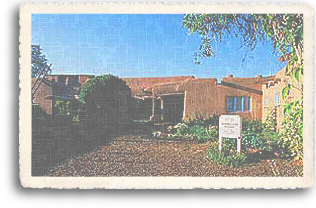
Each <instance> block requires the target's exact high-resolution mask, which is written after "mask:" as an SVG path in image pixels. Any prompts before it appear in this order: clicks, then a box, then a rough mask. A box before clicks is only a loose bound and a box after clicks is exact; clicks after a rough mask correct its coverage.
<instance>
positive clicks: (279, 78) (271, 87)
mask: <svg viewBox="0 0 316 208" xmlns="http://www.w3.org/2000/svg"><path fill="white" fill-rule="evenodd" d="M275 78H276V80H275V81H273V82H270V83H267V84H265V85H262V91H263V97H262V103H263V114H262V120H263V121H264V120H265V119H266V118H267V116H268V115H269V113H270V110H271V108H273V107H276V109H277V129H278V130H280V129H281V126H282V121H283V118H284V113H283V109H284V107H285V104H286V101H285V100H283V99H282V90H283V88H284V87H285V86H286V85H287V83H291V82H292V81H291V79H290V78H289V77H288V76H286V75H285V68H283V69H282V70H281V71H279V72H278V73H277V75H276V77H275ZM294 84H295V85H297V84H298V83H297V81H296V80H295V81H294ZM276 94H279V96H280V104H277V103H276ZM301 96H302V94H301V93H300V92H299V91H298V90H296V89H292V90H291V93H290V95H289V98H288V102H293V101H296V100H299V99H300V98H301Z"/></svg>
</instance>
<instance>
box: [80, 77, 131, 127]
mask: <svg viewBox="0 0 316 208" xmlns="http://www.w3.org/2000/svg"><path fill="white" fill-rule="evenodd" d="M79 100H80V101H82V102H83V103H84V104H85V106H86V108H87V113H88V115H89V119H90V121H89V122H90V123H91V127H93V128H98V131H99V132H103V131H107V132H110V131H116V130H117V129H118V128H119V129H123V128H125V127H127V126H128V124H129V123H130V121H131V112H132V96H131V89H130V88H129V87H128V85H127V84H126V82H125V81H124V80H122V79H120V78H118V77H116V76H113V75H103V76H96V77H94V78H92V79H90V80H88V81H87V82H86V83H85V84H84V85H83V87H82V88H81V90H80V94H79Z"/></svg>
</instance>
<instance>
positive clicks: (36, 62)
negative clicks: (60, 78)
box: [31, 45, 51, 77]
mask: <svg viewBox="0 0 316 208" xmlns="http://www.w3.org/2000/svg"><path fill="white" fill-rule="evenodd" d="M31 63H32V77H38V76H39V75H40V74H41V73H42V72H43V71H44V70H45V69H48V68H49V67H50V66H49V65H48V60H47V58H46V56H45V55H44V54H43V53H42V49H41V47H40V46H39V45H32V60H31ZM49 71H51V70H49Z"/></svg>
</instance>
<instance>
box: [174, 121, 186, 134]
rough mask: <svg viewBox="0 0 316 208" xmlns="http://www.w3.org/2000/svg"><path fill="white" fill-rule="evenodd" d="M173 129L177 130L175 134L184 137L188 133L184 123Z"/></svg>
mask: <svg viewBox="0 0 316 208" xmlns="http://www.w3.org/2000/svg"><path fill="white" fill-rule="evenodd" d="M173 128H175V129H177V134H179V135H184V134H187V133H188V125H186V124H185V123H178V124H177V125H175V126H174V127H173Z"/></svg>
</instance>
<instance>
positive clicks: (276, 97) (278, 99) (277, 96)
mask: <svg viewBox="0 0 316 208" xmlns="http://www.w3.org/2000/svg"><path fill="white" fill-rule="evenodd" d="M280 101H281V100H280V93H279V92H278V93H276V94H275V105H280V103H281V102H280Z"/></svg>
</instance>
